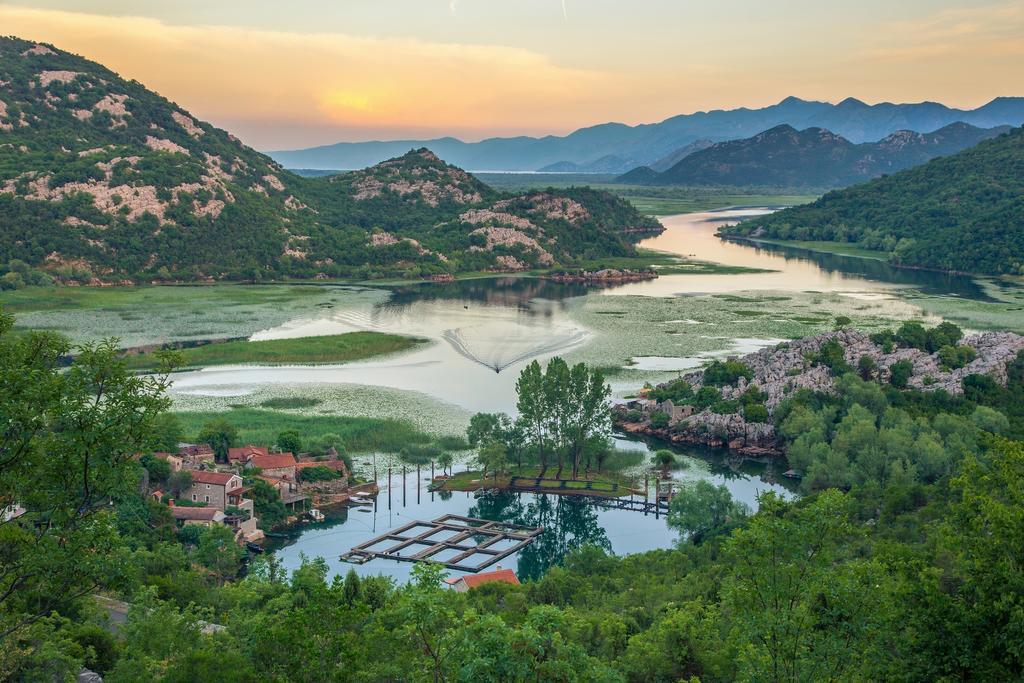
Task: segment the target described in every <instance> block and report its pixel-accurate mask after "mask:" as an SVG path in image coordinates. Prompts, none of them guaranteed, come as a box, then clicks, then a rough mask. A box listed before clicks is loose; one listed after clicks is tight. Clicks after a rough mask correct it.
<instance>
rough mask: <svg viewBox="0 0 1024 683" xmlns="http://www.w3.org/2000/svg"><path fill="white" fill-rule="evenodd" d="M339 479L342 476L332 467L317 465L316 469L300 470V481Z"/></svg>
mask: <svg viewBox="0 0 1024 683" xmlns="http://www.w3.org/2000/svg"><path fill="white" fill-rule="evenodd" d="M339 478H341V474H340V473H339V472H336V471H334V470H332V469H331V468H330V467H322V466H320V465H317V466H316V467H304V468H303V469H301V470H299V481H306V482H312V481H332V480H334V479H339Z"/></svg>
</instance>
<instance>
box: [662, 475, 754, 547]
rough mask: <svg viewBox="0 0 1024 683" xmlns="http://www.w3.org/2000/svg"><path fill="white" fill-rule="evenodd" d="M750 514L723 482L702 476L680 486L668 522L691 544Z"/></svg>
mask: <svg viewBox="0 0 1024 683" xmlns="http://www.w3.org/2000/svg"><path fill="white" fill-rule="evenodd" d="M749 513H750V510H749V509H748V508H747V506H746V505H744V504H743V503H739V502H737V501H735V500H733V498H732V494H731V493H729V489H727V488H726V487H725V486H724V485H722V484H719V485H718V486H716V485H714V484H712V483H711V482H709V481H706V480H704V479H700V480H697V481H692V482H687V483H685V484H681V485H680V486H679V489H678V491H676V493H675V494H674V495H673V496H672V502H671V503H669V510H668V519H667V521H668V525H669V526H670V527H672V528H673V529H675V530H676V531H678V532H680V533H681V534H683V535H685V536H686V538H687V539H688V540H689V541H690V542H691V543H694V544H696V543H700V542H701V540H702V539H703V538H704V536H706V535H707V534H708V533H710V532H711V531H713V530H715V529H717V528H719V527H721V526H723V525H725V524H727V523H729V522H737V521H739V520H741V519H743V518H744V517H746V516H747V515H748V514H749Z"/></svg>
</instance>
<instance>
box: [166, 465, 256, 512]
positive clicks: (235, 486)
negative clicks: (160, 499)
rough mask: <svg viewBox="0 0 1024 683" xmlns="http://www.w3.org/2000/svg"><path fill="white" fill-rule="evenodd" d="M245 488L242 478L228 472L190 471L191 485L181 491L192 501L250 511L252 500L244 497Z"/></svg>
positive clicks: (222, 508) (184, 497)
mask: <svg viewBox="0 0 1024 683" xmlns="http://www.w3.org/2000/svg"><path fill="white" fill-rule="evenodd" d="M246 491H247V489H246V488H245V487H244V486H242V478H241V477H240V476H238V475H237V474H231V473H230V472H203V471H196V472H193V473H192V486H191V488H189V489H188V490H186V491H184V492H183V493H182V496H181V497H182V498H183V499H185V500H190V501H192V502H193V503H205V504H206V506H207V507H212V508H216V509H218V510H224V509H226V508H229V507H236V508H239V509H240V510H246V511H248V512H249V513H250V514H251V513H252V509H253V507H252V505H253V504H252V501H251V500H249V499H248V498H244V497H243V495H244V493H245V492H246Z"/></svg>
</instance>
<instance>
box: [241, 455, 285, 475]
mask: <svg viewBox="0 0 1024 683" xmlns="http://www.w3.org/2000/svg"><path fill="white" fill-rule="evenodd" d="M296 464H297V463H296V462H295V456H294V455H292V454H291V453H273V454H271V455H257V456H255V457H253V458H251V459H250V460H249V464H248V465H247V467H252V468H256V469H259V470H260V473H261V474H264V475H266V476H268V477H275V478H279V479H290V480H291V481H295V465H296Z"/></svg>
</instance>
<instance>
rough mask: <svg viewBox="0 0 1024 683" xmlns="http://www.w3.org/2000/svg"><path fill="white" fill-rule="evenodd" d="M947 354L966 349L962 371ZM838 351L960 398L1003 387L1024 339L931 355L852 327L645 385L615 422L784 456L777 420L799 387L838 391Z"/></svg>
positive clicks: (872, 373)
mask: <svg viewBox="0 0 1024 683" xmlns="http://www.w3.org/2000/svg"><path fill="white" fill-rule="evenodd" d="M965 347H966V348H965ZM948 348H954V350H962V351H961V355H960V357H961V358H962V359H963V364H962V365H961V366H960V367H951V366H950V365H949V363H948V362H947V361H948V360H949V358H950V352H949V351H948V350H946V349H948ZM839 352H841V357H842V362H844V363H845V366H842V367H845V370H846V371H853V372H858V373H859V374H861V376H863V377H865V378H870V379H873V380H875V381H878V382H879V383H882V384H892V385H895V386H899V387H900V388H905V389H908V390H917V391H922V392H935V391H944V392H946V393H948V394H950V395H954V396H956V395H962V394H963V392H964V388H963V384H964V380H965V379H966V378H967V377H969V376H971V375H987V376H989V377H991V378H992V379H993V380H994V381H995V382H997V383H998V384H1000V385H1002V386H1005V385H1006V382H1007V365H1008V364H1009V363H1010V362H1012V361H1013V360H1014V359H1016V358H1017V356H1018V354H1020V353H1021V352H1024V336H1021V335H1018V334H1014V333H1012V332H985V333H981V334H973V335H968V336H966V337H963V338H962V339H959V340H958V341H957V343H956V345H955V346H947V347H945V349H941V350H937V351H934V352H931V353H929V352H928V351H927V350H923V349H920V348H915V347H907V346H901V345H897V344H894V343H893V342H891V341H890V340H886V339H879V338H878V335H869V334H867V333H865V332H861V331H858V330H852V329H843V330H838V331H834V332H827V333H824V334H819V335H815V336H811V337H804V338H802V339H797V340H794V341H791V342H784V343H782V344H778V345H777V346H774V347H769V348H765V349H761V350H759V351H757V352H755V353H752V354H749V355H747V356H744V357H742V358H740V359H738V360H736V359H731V360H729V361H725V362H722V361H716V362H714V363H712V364H711V365H710V366H708V367H706V368H705V369H702V370H698V371H695V372H691V373H688V374H686V375H683V376H682V377H681V378H680V379H678V380H673V381H672V382H669V383H666V384H661V385H659V386H657V387H650V388H648V389H645V390H644V391H643V392H641V397H640V398H638V399H636V400H633V401H630V402H628V403H624V404H621V405H618V406H616V409H615V420H616V426H617V427H618V428H620V429H622V430H623V431H626V432H630V433H639V434H648V435H650V436H654V437H657V438H660V439H664V440H667V441H671V442H673V443H679V444H702V445H708V446H712V447H726V448H729V449H730V450H733V451H735V452H737V453H738V454H740V455H744V456H747V457H751V458H763V457H776V456H780V455H783V454H784V453H783V442H782V439H781V438H779V436H778V435H777V434H776V432H775V427H774V426H773V424H772V417H773V416H774V414H775V412H776V410H777V409H778V407H779V406H780V404H781V403H782V402H783V400H784V399H785V398H786V397H787V396H790V395H792V394H793V393H795V392H797V391H799V390H801V389H805V390H810V391H813V392H821V393H825V394H829V393H834V392H835V385H836V379H837V374H842V373H841V372H838V373H837V372H836V370H834V367H835V366H836V365H837V364H840V360H839ZM830 353H831V358H830ZM709 373H713V375H714V376H713V377H709V376H708V375H709ZM762 406H763V407H762Z"/></svg>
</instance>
